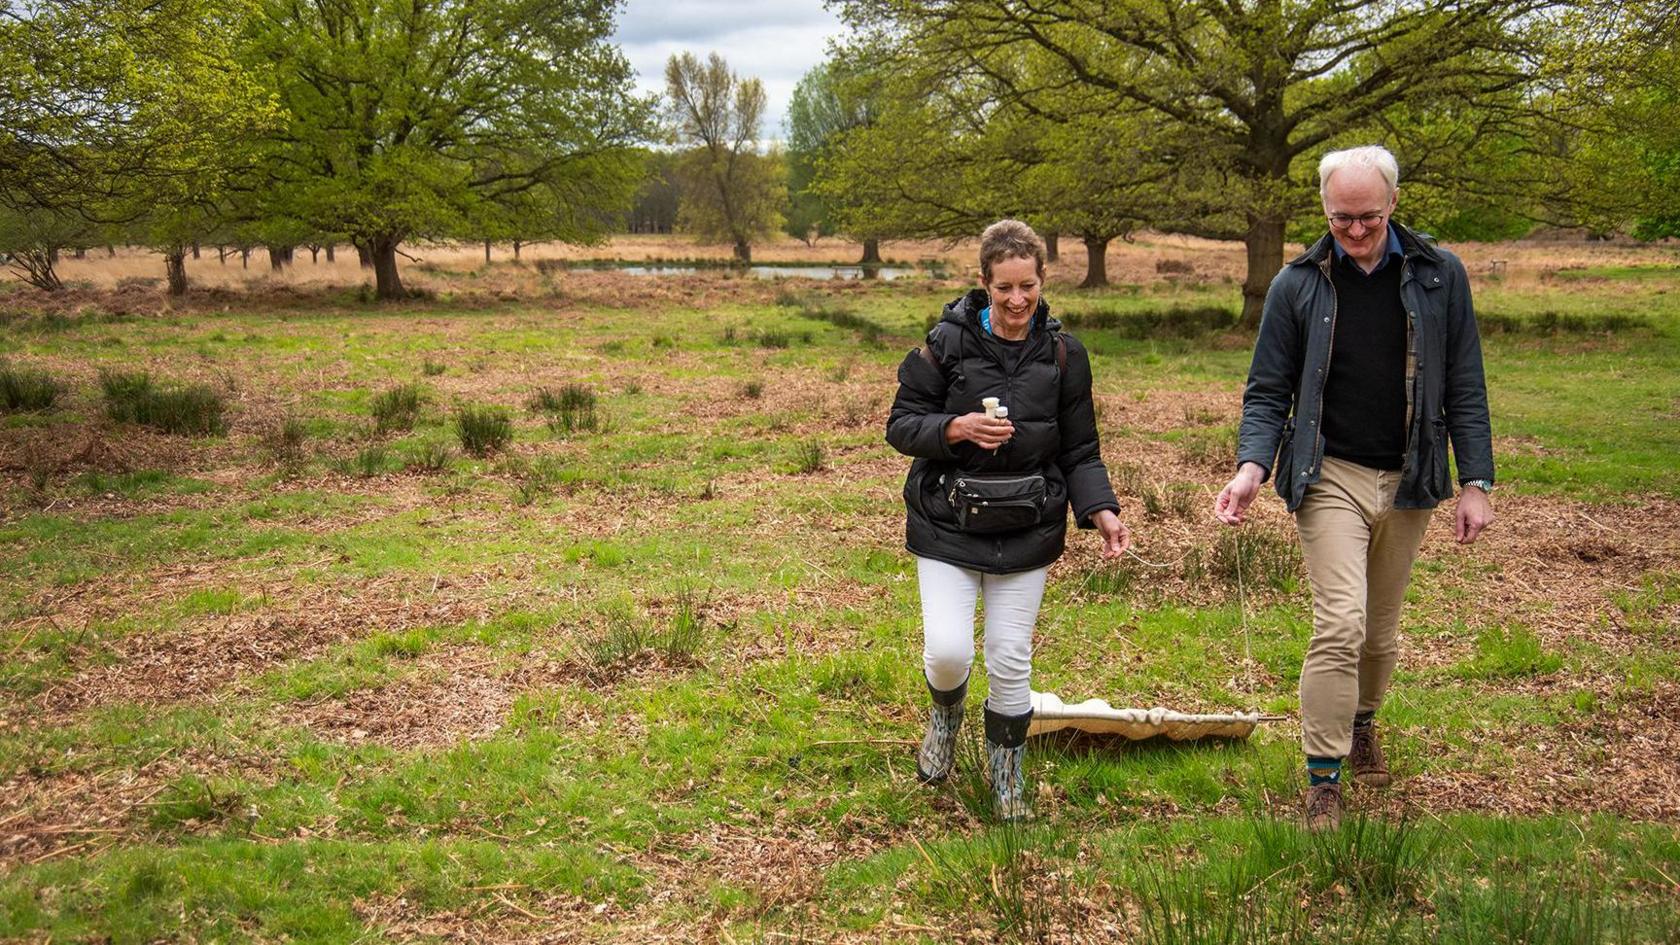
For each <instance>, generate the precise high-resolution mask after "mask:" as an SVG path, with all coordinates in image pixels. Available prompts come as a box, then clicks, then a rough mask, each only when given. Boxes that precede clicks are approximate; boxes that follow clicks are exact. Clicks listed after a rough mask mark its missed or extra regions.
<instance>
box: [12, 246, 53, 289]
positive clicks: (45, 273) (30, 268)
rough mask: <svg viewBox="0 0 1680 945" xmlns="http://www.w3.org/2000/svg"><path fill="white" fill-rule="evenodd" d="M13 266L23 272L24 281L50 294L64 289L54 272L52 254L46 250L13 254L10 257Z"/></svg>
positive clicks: (28, 249)
mask: <svg viewBox="0 0 1680 945" xmlns="http://www.w3.org/2000/svg"><path fill="white" fill-rule="evenodd" d="M8 262H10V264H11V265H13V266H16V267H17V268H19V269H21V270H23V272H22V275H23V281H25V282H27V283H29V284H30V285H32V286H34V287H36V288H37V289H44V290H46V291H48V292H58V291H61V290H62V289H63V288H64V283H63V282H62V281H60V279H59V278H58V273H57V272H54V271H53V263H52V257H51V254H49V253H48V252H47V250H45V249H39V248H33V247H29V248H25V249H20V250H18V251H17V252H15V253H12V254H10V255H9V257H8Z"/></svg>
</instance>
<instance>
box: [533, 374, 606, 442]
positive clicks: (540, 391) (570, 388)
mask: <svg viewBox="0 0 1680 945" xmlns="http://www.w3.org/2000/svg"><path fill="white" fill-rule="evenodd" d="M598 401H599V398H598V397H597V396H596V394H595V391H594V390H592V389H591V388H590V387H589V386H588V385H587V384H567V385H565V386H564V387H561V388H560V389H559V390H558V391H556V390H554V389H552V388H548V387H539V388H537V391H536V393H535V394H532V395H531V400H530V402H529V405H528V406H529V407H530V409H531V410H533V411H536V412H540V413H546V414H548V415H549V416H548V428H549V429H550V430H553V431H554V432H555V433H557V434H560V435H562V436H565V435H568V434H572V433H595V432H597V431H599V430H600V429H601V417H600V414H599V413H598V412H597V407H598Z"/></svg>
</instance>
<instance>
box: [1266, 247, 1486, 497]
mask: <svg viewBox="0 0 1680 945" xmlns="http://www.w3.org/2000/svg"><path fill="white" fill-rule="evenodd" d="M1389 226H1392V227H1394V228H1395V232H1396V233H1397V234H1398V235H1399V237H1400V247H1401V250H1402V252H1403V253H1404V255H1405V261H1404V262H1403V263H1402V265H1403V267H1404V268H1403V269H1402V273H1401V277H1400V300H1401V302H1402V304H1403V307H1404V308H1405V310H1406V317H1407V322H1408V324H1407V330H1406V337H1407V349H1408V350H1410V351H1412V352H1414V354H1413V357H1412V363H1411V365H1410V366H1409V367H1408V370H1407V376H1408V378H1409V379H1410V380H1409V383H1410V389H1409V390H1408V391H1407V395H1406V403H1407V429H1406V454H1405V458H1404V462H1403V466H1402V468H1401V474H1400V487H1399V491H1398V492H1397V493H1396V495H1395V497H1394V505H1395V507H1396V508H1402V509H1428V508H1434V507H1435V505H1436V504H1437V503H1439V502H1441V501H1442V500H1444V499H1447V498H1449V497H1451V496H1452V492H1453V490H1452V482H1451V479H1450V478H1449V476H1448V472H1447V441H1448V438H1449V437H1450V438H1451V440H1452V452H1453V456H1454V458H1455V459H1456V461H1457V463H1458V480H1459V481H1460V482H1466V481H1468V480H1471V479H1486V480H1489V481H1491V480H1492V479H1493V432H1492V427H1491V425H1490V424H1489V422H1488V405H1487V381H1486V378H1485V377H1484V375H1483V373H1482V343H1481V338H1480V336H1479V335H1478V334H1477V332H1476V315H1475V312H1474V310H1473V309H1472V307H1471V303H1470V280H1469V277H1468V275H1466V273H1465V271H1464V264H1463V263H1462V262H1460V261H1459V259H1458V257H1457V256H1455V255H1453V254H1452V253H1450V252H1448V251H1447V250H1444V249H1441V248H1440V247H1438V246H1436V245H1435V244H1434V242H1433V241H1432V240H1430V239H1428V238H1427V237H1424V236H1422V235H1420V234H1417V233H1414V232H1413V231H1411V230H1409V229H1407V228H1405V227H1403V226H1401V225H1400V224H1398V223H1394V222H1393V221H1392V220H1391V221H1390V222H1389ZM1332 239H1333V237H1332V236H1331V235H1330V234H1328V233H1326V234H1325V235H1324V237H1323V238H1321V239H1320V240H1319V241H1318V242H1316V243H1314V244H1313V245H1312V247H1311V248H1309V249H1308V250H1307V251H1306V252H1304V253H1302V254H1301V255H1300V256H1297V257H1296V258H1295V259H1292V260H1290V261H1289V262H1288V263H1286V264H1285V265H1284V267H1283V269H1282V270H1281V271H1280V272H1279V273H1278V274H1277V277H1276V278H1274V279H1273V280H1272V285H1271V288H1270V289H1269V290H1267V292H1266V306H1265V309H1264V310H1263V312H1262V314H1261V318H1260V337H1259V339H1258V340H1257V341H1256V343H1255V346H1254V360H1253V363H1252V364H1251V366H1250V367H1249V371H1248V385H1247V387H1245V388H1244V390H1243V415H1242V426H1241V428H1240V429H1239V431H1238V437H1237V463H1238V465H1239V466H1240V465H1241V464H1242V463H1245V462H1254V463H1259V464H1260V465H1261V466H1262V467H1264V468H1265V469H1266V471H1267V475H1268V476H1270V477H1271V478H1272V479H1273V481H1274V484H1275V488H1276V489H1277V493H1278V495H1279V496H1281V497H1282V498H1283V501H1284V504H1285V505H1286V506H1287V507H1288V508H1289V511H1291V512H1293V511H1295V509H1296V508H1298V507H1299V506H1300V504H1301V499H1302V497H1303V496H1304V495H1305V494H1306V491H1307V486H1309V485H1311V484H1313V483H1315V482H1317V481H1318V477H1319V470H1320V468H1321V466H1322V465H1323V462H1324V436H1323V434H1322V433H1321V432H1320V426H1321V423H1322V421H1323V417H1324V380H1325V378H1326V377H1327V376H1328V375H1329V371H1330V349H1331V339H1332V338H1333V337H1334V336H1335V332H1336V290H1335V287H1334V286H1333V285H1332V284H1331V282H1330V265H1331V263H1332V262H1333V249H1332ZM1346 342H1347V339H1342V343H1344V344H1345V343H1346Z"/></svg>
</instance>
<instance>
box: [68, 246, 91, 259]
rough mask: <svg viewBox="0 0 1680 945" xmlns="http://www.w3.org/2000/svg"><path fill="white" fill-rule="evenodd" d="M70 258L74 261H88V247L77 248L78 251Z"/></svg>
mask: <svg viewBox="0 0 1680 945" xmlns="http://www.w3.org/2000/svg"><path fill="white" fill-rule="evenodd" d="M70 258H72V259H86V258H87V247H86V246H78V247H76V251H75V252H74V253H71V254H70Z"/></svg>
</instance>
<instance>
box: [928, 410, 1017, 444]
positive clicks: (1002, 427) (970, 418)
mask: <svg viewBox="0 0 1680 945" xmlns="http://www.w3.org/2000/svg"><path fill="white" fill-rule="evenodd" d="M1014 435H1015V424H1013V423H1010V422H1009V421H1008V420H999V419H997V418H996V417H988V416H986V415H985V414H984V413H980V412H978V411H976V412H975V413H965V414H962V415H961V416H958V417H956V418H954V419H953V420H952V421H951V422H950V423H948V424H946V425H945V442H947V443H949V444H951V445H953V446H955V445H956V444H958V443H961V442H962V441H964V440H967V441H968V442H970V443H973V444H974V445H975V446H978V447H980V448H981V449H986V450H995V449H997V448H998V447H1000V446H1002V445H1003V444H1005V443H1008V442H1009V439H1010V437H1012V436H1014Z"/></svg>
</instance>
